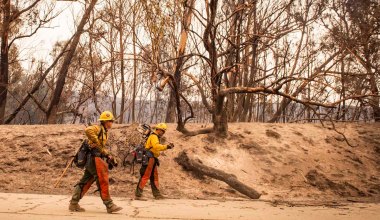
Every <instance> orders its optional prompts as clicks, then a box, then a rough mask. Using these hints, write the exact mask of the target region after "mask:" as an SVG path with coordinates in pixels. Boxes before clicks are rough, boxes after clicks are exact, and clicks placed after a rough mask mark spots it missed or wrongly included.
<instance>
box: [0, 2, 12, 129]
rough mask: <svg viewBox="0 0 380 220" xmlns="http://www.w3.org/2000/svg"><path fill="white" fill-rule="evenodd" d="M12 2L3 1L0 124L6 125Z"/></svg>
mask: <svg viewBox="0 0 380 220" xmlns="http://www.w3.org/2000/svg"><path fill="white" fill-rule="evenodd" d="M10 11H11V1H10V0H3V1H2V16H3V20H2V27H1V28H2V30H1V63H0V124H4V117H5V106H6V104H7V95H8V83H9V64H8V60H9V53H8V49H9V47H8V36H9V25H10V19H11V18H10Z"/></svg>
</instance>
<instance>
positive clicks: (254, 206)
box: [0, 193, 380, 220]
mask: <svg viewBox="0 0 380 220" xmlns="http://www.w3.org/2000/svg"><path fill="white" fill-rule="evenodd" d="M69 199H70V198H69V196H67V195H37V194H15V193H0V219H4V220H8V219H11V220H18V219H38V220H44V219H49V220H50V219H105V218H107V219H250V220H252V219H280V220H285V219H309V220H312V219H324V220H329V219H334V220H336V219H345V220H348V219H366V220H372V219H373V220H375V219H376V220H378V219H379V216H380V211H379V210H380V204H364V203H351V204H346V205H345V206H339V207H323V206H307V207H289V206H284V205H278V206H273V205H272V204H270V203H267V202H263V201H224V202H223V201H212V200H172V199H168V200H159V201H154V200H147V201H133V200H130V199H127V198H114V200H115V202H116V203H117V204H118V205H120V206H122V207H124V209H123V210H122V211H121V212H120V213H119V214H112V215H110V214H107V213H106V212H105V208H104V206H103V204H102V202H101V200H100V198H99V197H95V196H88V197H85V198H84V199H83V200H82V201H81V205H82V206H83V207H85V208H86V212H84V213H72V212H69V211H68V210H67V206H68V202H69Z"/></svg>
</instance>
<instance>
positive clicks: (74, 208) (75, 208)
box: [69, 203, 86, 212]
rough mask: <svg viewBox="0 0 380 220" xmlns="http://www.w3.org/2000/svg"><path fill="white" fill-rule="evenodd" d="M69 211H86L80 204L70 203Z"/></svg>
mask: <svg viewBox="0 0 380 220" xmlns="http://www.w3.org/2000/svg"><path fill="white" fill-rule="evenodd" d="M69 210H70V211H71V212H84V211H86V210H85V209H84V208H82V207H80V205H79V204H78V203H70V205H69Z"/></svg>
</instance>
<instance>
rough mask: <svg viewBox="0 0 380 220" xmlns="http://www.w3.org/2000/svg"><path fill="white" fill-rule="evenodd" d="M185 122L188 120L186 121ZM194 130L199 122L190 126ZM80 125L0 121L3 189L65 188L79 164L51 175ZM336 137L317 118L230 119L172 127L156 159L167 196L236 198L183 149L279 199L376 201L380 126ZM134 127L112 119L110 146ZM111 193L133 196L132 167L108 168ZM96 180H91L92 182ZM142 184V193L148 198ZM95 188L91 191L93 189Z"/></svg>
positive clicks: (116, 146) (343, 127)
mask: <svg viewBox="0 0 380 220" xmlns="http://www.w3.org/2000/svg"><path fill="white" fill-rule="evenodd" d="M189 125H190V124H189ZM191 127H192V128H193V129H199V128H201V127H202V125H200V124H195V125H194V124H193V125H191ZM84 128H85V127H84V125H32V126H21V125H20V126H16V125H12V126H0V147H1V148H0V149H1V151H0V152H1V154H2V155H1V156H0V163H1V164H2V166H1V167H0V174H1V176H2V177H3V178H2V179H3V181H1V182H0V191H1V192H19V193H48V194H70V193H71V191H72V189H73V186H74V185H75V183H76V181H78V180H79V178H80V177H81V172H82V171H81V170H79V169H76V168H74V167H73V168H70V169H69V170H68V173H67V175H66V176H65V177H64V179H63V181H62V183H61V184H60V187H59V188H58V189H53V185H54V182H55V180H56V179H57V178H58V177H59V175H60V174H61V172H62V171H63V169H64V167H65V165H66V162H67V161H68V160H69V159H70V156H72V154H73V152H74V150H75V149H76V148H77V147H78V146H79V145H80V143H81V140H82V139H83V138H84V132H83V131H84ZM337 128H338V130H339V131H341V132H344V134H345V135H346V136H347V138H348V141H349V143H350V144H351V145H353V146H354V147H351V146H349V145H347V143H345V141H344V139H343V138H342V136H341V135H339V134H338V133H336V132H335V131H333V130H330V129H326V128H323V127H322V126H320V125H317V124H262V123H235V124H230V125H229V131H230V135H229V137H228V138H227V139H224V140H221V139H219V138H217V137H215V136H214V135H198V136H194V137H185V136H183V135H182V134H181V133H179V132H177V131H175V130H174V129H175V125H174V124H171V125H169V131H168V132H167V134H166V135H165V136H166V139H167V141H170V142H173V143H174V144H175V146H176V147H175V149H174V150H172V151H167V152H166V153H165V155H163V156H162V157H161V158H160V159H161V166H160V168H159V173H160V185H161V188H162V191H163V192H164V194H166V195H167V196H168V197H170V198H188V199H197V198H200V199H223V200H224V199H227V200H229V199H239V198H242V197H244V196H243V195H241V194H239V193H237V192H236V191H235V190H233V189H231V188H230V187H229V186H228V185H226V184H225V183H223V182H220V181H217V180H213V179H210V178H208V177H199V176H197V175H194V174H192V173H188V172H186V171H184V170H183V169H182V168H181V167H180V166H179V165H178V164H177V163H176V162H175V161H174V158H175V157H176V156H177V155H178V153H179V152H181V151H183V150H185V151H187V152H188V154H189V155H190V156H191V157H193V158H197V159H199V160H201V161H202V162H203V164H205V165H207V166H210V167H213V168H216V169H220V170H223V171H225V172H227V173H231V174H234V175H236V176H237V177H238V179H239V180H240V181H241V182H243V183H245V184H247V185H249V186H251V187H253V188H255V189H256V190H258V191H259V192H261V193H262V194H263V196H262V197H261V199H268V200H272V201H273V200H276V201H306V200H307V201H316V202H318V201H326V200H342V199H343V200H347V199H349V200H358V201H379V199H380V179H379V178H380V159H379V158H380V133H379V131H380V124H339V125H337ZM135 129H136V127H135V126H133V125H117V126H115V128H114V129H113V130H112V131H111V132H112V137H111V139H110V146H112V148H111V150H112V151H113V152H114V153H116V154H119V155H121V152H122V151H125V150H126V139H128V140H129V141H130V140H133V139H134V138H136V132H135ZM110 176H111V195H115V196H116V195H117V196H123V197H133V192H134V188H135V186H136V184H137V181H138V167H136V168H135V174H131V173H130V169H129V167H126V168H124V167H118V168H117V169H115V170H112V171H111V174H110ZM94 185H95V184H94ZM148 188H149V187H147V190H146V191H147V192H146V193H145V196H146V197H148V198H149V197H150V196H151V195H150V193H149V191H150V189H148ZM95 190H96V187H95V186H93V187H92V188H91V189H90V192H92V191H95Z"/></svg>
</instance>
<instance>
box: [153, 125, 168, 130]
mask: <svg viewBox="0 0 380 220" xmlns="http://www.w3.org/2000/svg"><path fill="white" fill-rule="evenodd" d="M154 128H155V129H160V130H163V131H166V129H168V126H167V125H166V124H165V123H159V124H157V125H156V126H155V127H154Z"/></svg>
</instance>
